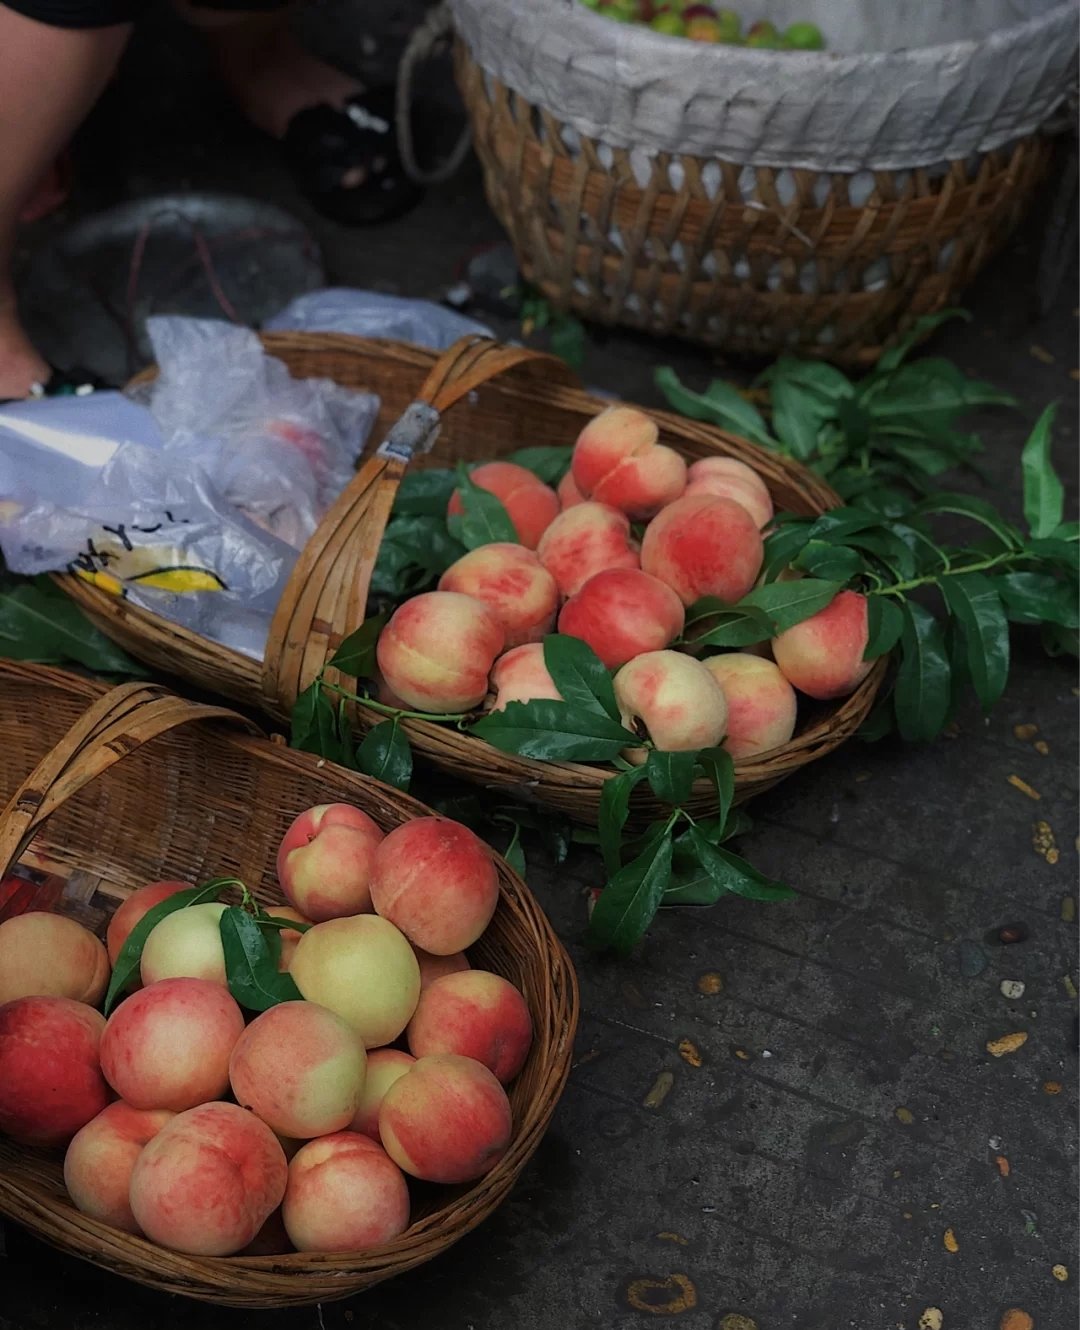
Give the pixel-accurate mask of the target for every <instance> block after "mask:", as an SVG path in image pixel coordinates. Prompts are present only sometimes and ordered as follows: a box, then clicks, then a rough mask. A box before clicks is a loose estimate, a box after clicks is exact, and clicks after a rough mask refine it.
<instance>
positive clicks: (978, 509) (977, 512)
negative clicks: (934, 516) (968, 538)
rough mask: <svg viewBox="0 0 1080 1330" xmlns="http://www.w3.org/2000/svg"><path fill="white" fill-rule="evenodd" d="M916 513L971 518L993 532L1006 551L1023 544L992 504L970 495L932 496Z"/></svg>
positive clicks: (1014, 528) (1017, 534)
mask: <svg viewBox="0 0 1080 1330" xmlns="http://www.w3.org/2000/svg"><path fill="white" fill-rule="evenodd" d="M915 512H916V513H918V514H923V513H952V514H954V515H955V516H957V517H970V518H971V520H972V521H974V522H978V523H980V524H981V525H982V526H984V527H986V529H987V530H988V531H992V532H993V533H994V535H995V536H997V537H998V539H999V540H1000V541H1001V544H1002V545H1003V546H1004V547H1005V548H1006V549H1016V548H1018V547H1019V546H1020V545H1022V544H1023V540H1022V537H1021V535H1020V532H1019V531H1017V529H1016V527H1014V526H1013V524H1012V523H1011V522H1008V521H1006V520H1005V518H1004V517H1002V515H1001V514H1000V513H999V512H998V510H997V509H996V508H995V507H994V506H993V505H992V504H989V503H987V502H986V500H985V499H977V498H975V497H973V496H972V495H970V494H931V495H930V496H929V497H928V498H926V499H924V500H923V501H922V503H920V504H919V505H918V506H917V507H916V508H915Z"/></svg>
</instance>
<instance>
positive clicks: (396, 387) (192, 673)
mask: <svg viewBox="0 0 1080 1330" xmlns="http://www.w3.org/2000/svg"><path fill="white" fill-rule="evenodd" d="M264 341H265V344H266V347H267V350H268V351H270V352H271V353H272V354H273V355H275V356H278V357H280V358H281V359H282V360H283V361H284V362H285V363H286V364H287V365H288V366H289V369H290V370H291V371H292V373H293V374H294V375H298V376H301V377H303V376H321V377H326V378H332V379H335V380H336V381H337V382H338V383H342V384H345V385H347V386H349V387H364V388H370V389H371V390H372V391H374V392H377V393H378V394H379V395H380V397H381V398H382V410H381V414H380V417H379V421H378V422H377V426H376V429H377V431H380V430H381V431H386V430H387V429H389V428H390V426H391V425H392V424H393V423H394V422H395V421H397V420H398V419H399V418H400V417H402V416H403V415H404V413H405V412H406V410H407V408H408V407H409V406H410V404H411V403H414V402H416V401H420V402H424V403H431V404H432V405H433V406H434V408H435V409H436V411H437V412H438V416H439V420H440V422H441V428H440V433H439V441H438V445H437V447H436V449H435V451H434V452H431V453H428V454H426V455H421V456H417V457H416V458H414V460H413V463H412V464H413V465H414V466H447V465H452V464H453V463H454V462H455V461H456V460H459V459H460V460H464V461H480V460H484V459H490V458H492V457H497V456H504V455H505V454H507V453H509V452H512V451H513V450H514V449H516V448H520V447H523V446H526V445H529V444H541V443H551V444H556V443H570V442H572V441H573V440H574V439H575V438H576V437H577V435H578V434H579V433H580V431H581V429H582V428H583V427H584V425H585V424H586V422H587V421H589V420H591V419H592V417H593V416H595V415H596V414H597V413H598V412H599V411H601V410H602V409H603V408H604V407H606V406H607V405H608V403H607V402H604V401H601V400H600V399H598V398H595V397H591V396H589V395H588V394H587V393H584V392H582V391H581V390H580V389H579V388H577V387H575V386H573V377H572V375H571V374H570V371H569V370H568V369H567V368H566V366H565V365H564V364H563V363H562V362H561V361H558V360H555V359H553V358H552V357H549V356H541V355H538V354H537V353H536V352H529V351H525V350H523V349H521V348H509V347H500V346H498V345H497V344H496V343H492V342H487V341H484V340H482V339H475V338H466V339H463V341H462V342H460V343H457V344H455V346H453V347H451V348H450V349H449V350H448V351H446V352H444V353H443V355H442V356H441V357H438V358H437V357H436V356H435V355H434V353H432V352H430V351H424V350H422V349H420V348H418V347H412V346H407V345H405V344H403V343H397V342H378V341H365V340H361V339H358V338H350V337H342V336H336V335H323V334H311V333H277V334H270V335H268V336H267V337H266V338H265V339H264ZM651 415H652V416H653V418H654V419H655V420H656V421H657V423H658V424H659V426H660V438H661V441H662V442H663V443H666V444H669V445H670V446H671V447H673V448H676V449H677V450H678V451H679V452H680V453H681V454H682V455H683V456H684V457H685V458H686V459H687V460H688V461H694V460H696V459H698V458H701V457H708V456H712V455H724V456H730V457H736V458H739V459H740V460H742V461H744V462H746V463H748V464H749V465H750V466H752V467H754V469H755V470H756V471H758V473H759V474H760V475H761V477H762V479H763V480H764V481H765V483H766V485H767V486H768V488H769V491H770V493H771V495H772V497H773V500H774V502H775V503H776V506H777V509H778V510H779V509H783V510H787V511H790V512H794V513H800V514H807V515H811V514H818V513H821V512H824V511H826V510H827V509H829V508H832V507H835V506H836V505H837V504H839V502H840V500H839V497H838V496H837V495H836V493H835V492H834V491H833V490H832V489H831V488H830V487H829V486H828V485H827V484H825V482H824V481H822V480H821V479H819V478H818V477H817V476H815V475H813V474H812V473H811V472H810V471H808V470H807V469H806V468H805V467H803V466H802V465H800V464H799V463H797V462H794V461H792V460H790V459H788V458H786V457H781V456H779V455H778V454H776V453H770V452H767V451H765V450H764V449H762V448H759V447H757V446H756V445H755V444H752V443H749V442H748V441H747V440H745V439H740V438H738V437H736V436H735V435H733V434H727V433H725V432H724V431H723V430H719V429H717V428H715V427H714V426H711V425H705V424H702V423H700V422H698V421H693V420H686V419H684V418H683V417H681V416H677V415H673V414H671V413H668V412H664V411H653V412H651ZM380 451H381V450H380ZM403 471H404V464H403V463H402V461H400V460H399V459H398V458H396V457H392V456H386V455H379V453H376V454H375V455H373V456H372V455H369V456H368V458H367V460H366V461H365V462H364V463H363V465H362V466H361V468H360V470H359V471H358V472H357V474H356V476H355V478H354V479H353V481H352V482H351V483H350V485H349V486H348V488H347V489H346V490H345V491H344V492H343V493H342V495H341V496H340V498H339V499H338V500H337V502H336V503H335V504H334V505H333V507H332V508H331V509H330V510H329V511H328V513H327V514H326V516H325V517H324V518H323V521H322V522H321V524H320V526H319V528H318V530H317V531H316V533H315V535H314V536H313V537H312V539H311V540H310V542H309V543H308V545H307V547H306V549H305V550H304V551H303V553H302V555H301V557H300V559H299V560H298V562H297V565H296V568H295V570H294V572H293V574H292V577H291V579H290V581H289V583H288V585H287V587H286V589H285V592H284V595H283V597H282V600H281V602H280V604H279V606H278V610H277V614H276V615H275V618H274V622H273V626H272V628H271V632H270V643H269V648H268V650H267V653H266V657H265V660H264V661H263V662H262V663H261V664H260V663H259V662H257V661H254V660H251V659H250V658H248V657H246V656H243V655H241V654H239V653H238V652H235V651H231V650H229V649H227V648H225V647H222V646H219V645H217V644H216V643H214V642H210V641H208V640H207V639H205V638H202V637H200V636H198V635H197V634H195V633H192V632H190V631H188V630H186V629H184V628H181V627H180V626H178V625H177V624H174V623H172V622H171V621H170V620H168V619H165V618H162V617H160V616H157V615H154V614H151V613H148V612H147V611H145V610H143V609H140V608H138V607H137V606H135V605H133V604H132V603H131V602H130V601H127V600H123V599H117V598H116V597H114V596H112V595H109V594H108V593H107V592H105V591H102V590H101V589H100V588H98V587H95V586H93V585H91V584H89V583H88V582H86V581H84V580H82V579H81V578H78V577H75V576H72V575H68V574H64V575H61V576H59V577H58V579H57V580H58V582H59V585H60V586H61V587H63V589H64V590H65V591H66V592H67V593H68V595H69V596H71V597H72V599H74V600H75V601H76V602H77V603H78V604H79V605H81V606H82V608H83V609H84V610H85V611H86V613H87V614H88V615H89V616H90V618H91V619H93V621H94V622H95V623H96V624H97V625H98V626H99V627H100V628H101V629H102V630H103V631H104V632H105V633H107V634H108V635H109V637H111V638H113V639H114V640H115V641H116V642H118V643H119V644H120V645H121V646H122V647H124V648H125V650H127V651H128V652H130V653H131V655H133V656H135V657H137V658H138V659H139V660H142V661H145V662H146V663H147V664H149V665H152V666H153V667H154V668H155V669H158V670H160V671H162V672H163V673H165V674H170V675H174V676H179V677H181V678H183V679H186V680H187V681H188V682H190V683H192V684H195V685H197V686H198V687H199V688H200V689H202V690H205V691H208V692H212V693H220V694H223V695H225V696H226V697H229V698H232V699H234V700H236V701H239V702H242V703H245V704H247V705H249V706H257V707H259V708H261V709H262V710H264V711H267V712H269V714H271V715H272V716H274V717H275V718H276V719H278V720H279V721H285V720H287V719H288V717H289V714H290V711H291V709H292V706H293V703H294V702H295V700H296V697H297V695H298V694H299V693H300V692H301V691H302V690H303V689H304V688H305V687H307V685H308V684H309V683H311V681H312V680H313V679H314V678H315V677H316V676H317V674H318V672H319V670H320V669H321V668H322V666H323V665H324V663H325V662H326V660H327V659H329V657H330V656H332V655H333V653H334V650H335V648H336V647H337V645H338V644H339V643H340V642H341V640H342V639H343V638H344V637H345V636H346V635H347V634H348V633H349V632H351V631H352V630H353V629H354V628H356V627H357V625H358V624H359V623H360V622H361V620H362V619H363V616H364V604H365V600H366V596H367V587H368V583H369V579H370V575H371V568H372V564H373V561H374V559H375V556H376V553H377V551H378V545H379V540H380V539H381V536H382V532H383V529H384V527H385V524H386V519H387V515H388V514H389V512H390V508H391V505H392V503H393V499H394V494H395V492H396V490H397V485H398V482H399V481H400V478H401V475H402V474H403ZM884 671H885V662H884V661H880V662H879V663H878V664H877V665H876V666H875V667H874V669H873V670H872V671H871V673H870V674H869V675H868V676H867V678H866V679H865V680H864V681H863V683H862V684H860V686H859V687H858V688H857V689H856V691H855V692H854V693H852V694H851V696H850V697H847V698H844V699H843V700H842V701H840V702H838V703H836V704H832V705H828V706H818V707H814V706H811V705H808V706H807V707H806V708H805V709H804V716H803V720H802V722H801V725H800V728H799V730H798V732H797V733H796V734H795V736H794V737H793V738H792V739H791V740H790V742H788V743H786V744H784V745H782V746H781V747H779V748H776V749H774V750H773V751H772V752H771V753H767V754H762V755H761V756H759V757H755V758H751V759H748V760H745V761H741V762H737V763H736V766H735V779H736V797H737V798H738V799H740V800H744V799H746V798H748V797H750V796H751V795H753V794H757V793H759V792H760V791H762V790H765V789H768V788H769V787H770V786H771V785H774V784H775V783H776V782H777V781H778V780H781V779H783V777H785V776H788V775H790V774H791V773H792V772H794V771H797V770H799V768H801V767H802V766H804V765H805V764H806V763H808V762H811V761H813V760H815V759H816V758H818V757H821V756H823V755H824V754H826V753H828V752H830V751H831V750H832V749H834V748H836V747H837V746H838V745H839V744H841V743H843V742H844V740H846V739H848V738H849V737H850V736H851V735H852V734H854V732H855V731H856V730H857V729H858V727H859V726H860V725H861V724H862V722H863V720H865V718H866V716H867V714H868V713H869V711H870V707H871V706H872V704H873V701H874V697H875V695H876V693H877V690H878V687H879V685H880V683H881V680H882V677H883V675H884ZM327 677H328V678H331V679H338V676H337V675H336V674H335V673H334V672H333V671H330V672H329V673H328V676H327ZM353 682H354V681H352V680H348V679H346V680H344V683H345V686H347V687H349V688H352V687H353ZM353 716H354V719H355V721H356V723H357V725H358V726H359V727H360V728H370V727H371V726H372V725H374V724H377V723H378V722H379V721H380V720H382V719H383V717H382V716H381V715H380V714H378V713H376V712H375V711H373V710H371V709H370V708H365V707H363V706H356V707H355V708H354V711H353ZM403 727H404V729H405V731H406V733H407V734H408V737H409V740H410V742H411V744H412V745H413V747H414V749H415V750H416V751H417V752H418V753H420V754H422V755H423V757H425V758H426V759H427V760H428V761H429V762H430V763H431V764H432V765H434V766H435V767H437V768H439V769H440V770H442V771H444V772H447V773H448V774H450V775H452V776H455V777H459V778H463V779H465V780H469V781H472V782H473V783H475V784H478V785H481V786H486V787H490V788H494V789H500V790H505V791H507V792H509V793H510V794H511V795H513V796H514V797H516V798H519V799H525V800H529V801H532V802H536V803H540V804H544V805H547V806H549V807H552V808H555V809H557V810H558V811H560V812H561V813H563V814H565V815H566V816H568V817H570V818H572V819H574V820H575V821H579V822H585V823H595V822H596V819H597V816H598V814H599V807H600V794H601V791H602V789H603V786H604V782H605V781H606V780H608V779H609V778H610V777H611V776H612V775H613V774H615V773H614V769H612V768H601V767H595V766H587V765H584V764H582V763H570V762H542V761H535V760H531V759H528V758H521V757H516V756H511V755H508V754H504V753H500V752H498V751H497V750H496V749H494V748H492V747H491V746H490V745H488V744H487V743H484V742H483V741H482V740H480V739H476V738H473V737H471V736H469V735H467V734H463V733H461V732H460V731H459V730H457V729H456V728H453V727H451V726H448V725H438V724H435V723H433V722H428V721H416V720H409V721H405V722H404V723H403ZM712 798H713V796H712V794H711V793H710V787H709V786H708V784H707V783H706V782H700V783H699V785H698V787H697V788H696V791H695V795H694V800H693V802H692V804H691V807H692V808H695V809H698V810H701V811H704V810H706V809H707V808H708V807H710V806H711V802H712ZM631 809H632V812H633V814H634V816H635V819H637V820H640V819H641V818H644V817H647V816H657V815H659V811H660V805H659V804H658V803H657V802H656V800H655V798H654V797H653V796H652V795H651V794H650V793H649V792H648V790H647V789H646V787H645V785H644V784H642V785H639V786H638V787H637V789H636V790H635V791H634V795H633V798H632V803H631Z"/></svg>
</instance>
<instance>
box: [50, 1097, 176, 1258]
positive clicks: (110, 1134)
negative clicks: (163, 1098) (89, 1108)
mask: <svg viewBox="0 0 1080 1330" xmlns="http://www.w3.org/2000/svg"><path fill="white" fill-rule="evenodd" d="M174 1116H175V1115H174V1114H173V1113H170V1112H169V1111H168V1109H164V1108H159V1109H152V1110H149V1111H146V1110H143V1109H139V1108H132V1107H131V1105H130V1104H125V1103H124V1102H123V1100H119V1099H118V1100H117V1101H116V1102H115V1103H112V1104H109V1105H108V1107H107V1108H103V1109H102V1110H101V1112H100V1113H99V1114H98V1115H97V1117H96V1118H93V1119H92V1120H91V1121H90V1122H88V1123H87V1124H86V1126H85V1127H83V1128H82V1129H81V1130H80V1131H79V1132H78V1133H77V1134H76V1135H75V1137H74V1139H73V1140H72V1142H71V1144H70V1145H69V1146H68V1148H67V1154H66V1155H65V1156H64V1186H65V1187H66V1188H67V1192H68V1195H69V1196H70V1197H71V1201H72V1204H73V1205H74V1206H75V1209H76V1210H80V1211H81V1212H82V1213H83V1214H84V1215H90V1216H91V1217H92V1218H94V1219H100V1220H101V1221H102V1222H103V1223H106V1224H111V1225H112V1226H113V1228H122V1229H123V1230H124V1231H125V1232H127V1233H137V1232H138V1231H139V1226H138V1224H136V1222H135V1216H134V1215H133V1214H132V1213H131V1201H130V1199H129V1192H130V1190H131V1174H132V1171H133V1170H134V1168H135V1161H136V1160H137V1159H138V1157H139V1155H140V1154H141V1153H142V1149H143V1146H144V1145H145V1144H146V1143H147V1141H151V1140H153V1138H154V1137H155V1136H156V1135H157V1134H158V1132H159V1131H160V1130H161V1129H162V1127H164V1126H165V1124H166V1123H167V1122H171V1121H172V1119H173V1117H174Z"/></svg>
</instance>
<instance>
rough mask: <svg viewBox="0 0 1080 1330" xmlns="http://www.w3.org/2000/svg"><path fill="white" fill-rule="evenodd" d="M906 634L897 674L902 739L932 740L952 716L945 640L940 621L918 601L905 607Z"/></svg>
mask: <svg viewBox="0 0 1080 1330" xmlns="http://www.w3.org/2000/svg"><path fill="white" fill-rule="evenodd" d="M903 613H904V619H905V623H904V631H903V633H902V635H901V637H900V650H901V655H900V664H899V667H898V668H897V671H896V686H895V690H894V694H893V697H894V704H895V707H896V723H897V727H898V728H899V730H900V735H901V738H903V739H907V740H908V741H909V742H919V741H923V740H929V739H933V738H934V736H935V735H937V734H939V733H940V732H941V730H942V727H943V726H944V724H945V721H946V718H947V717H948V714H949V701H950V695H951V671H950V669H949V657H948V652H947V651H946V649H945V637H944V634H943V633H942V630H941V625H940V624H939V623H938V621H937V619H935V618H934V616H933V615H932V614H931V613H930V611H929V610H927V609H924V608H923V606H922V605H920V604H919V603H918V602H917V601H914V600H906V601H904V605H903Z"/></svg>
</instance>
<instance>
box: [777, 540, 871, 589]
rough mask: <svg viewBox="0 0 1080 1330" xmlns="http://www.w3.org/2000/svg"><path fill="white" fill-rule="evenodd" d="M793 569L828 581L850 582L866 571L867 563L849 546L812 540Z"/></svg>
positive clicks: (804, 548)
mask: <svg viewBox="0 0 1080 1330" xmlns="http://www.w3.org/2000/svg"><path fill="white" fill-rule="evenodd" d="M792 567H793V568H798V569H799V570H800V571H801V572H806V573H809V574H810V575H811V576H812V577H823V578H825V579H826V580H827V581H833V582H850V581H851V579H852V578H853V577H858V575H859V574H860V573H861V572H862V571H863V570H864V567H865V563H864V560H863V558H862V555H861V554H859V553H857V552H856V551H855V550H853V549H849V548H848V546H847V545H834V544H832V542H831V541H827V540H811V541H809V542H808V543H807V544H806V545H805V546H804V547H803V550H802V552H801V553H800V554H799V556H798V558H797V559H796V560H795V562H794V563H793V564H792Z"/></svg>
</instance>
